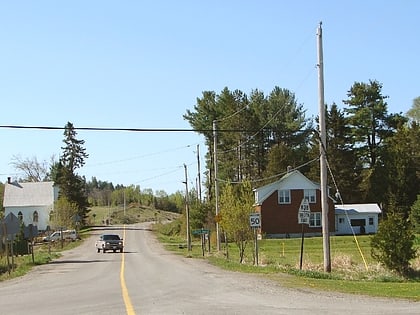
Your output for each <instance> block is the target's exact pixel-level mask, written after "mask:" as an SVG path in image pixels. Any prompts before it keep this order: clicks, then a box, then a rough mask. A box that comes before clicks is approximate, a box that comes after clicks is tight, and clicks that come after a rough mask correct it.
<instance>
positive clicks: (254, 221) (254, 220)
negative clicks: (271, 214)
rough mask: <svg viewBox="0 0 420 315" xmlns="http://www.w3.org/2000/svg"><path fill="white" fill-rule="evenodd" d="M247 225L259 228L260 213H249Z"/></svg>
mask: <svg viewBox="0 0 420 315" xmlns="http://www.w3.org/2000/svg"><path fill="white" fill-rule="evenodd" d="M249 225H250V226H251V227H252V228H260V227H261V217H260V214H259V213H258V212H256V213H251V214H250V215H249Z"/></svg>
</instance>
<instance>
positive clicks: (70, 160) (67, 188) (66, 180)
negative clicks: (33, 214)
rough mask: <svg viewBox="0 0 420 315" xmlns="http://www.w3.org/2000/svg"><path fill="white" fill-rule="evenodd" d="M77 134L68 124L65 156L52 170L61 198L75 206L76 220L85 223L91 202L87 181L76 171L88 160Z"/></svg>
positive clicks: (70, 124)
mask: <svg viewBox="0 0 420 315" xmlns="http://www.w3.org/2000/svg"><path fill="white" fill-rule="evenodd" d="M76 136H77V133H76V130H75V128H74V126H73V124H72V123H70V122H68V123H67V125H66V126H65V130H64V140H63V142H64V143H65V144H66V145H65V146H64V147H62V148H61V149H62V150H63V154H62V156H61V157H60V160H59V162H58V163H57V164H56V165H55V166H54V167H53V168H52V171H51V173H52V175H53V176H54V181H55V183H56V184H57V185H58V186H59V188H60V190H59V191H60V192H59V198H65V199H66V200H67V201H68V202H69V203H71V204H75V205H76V208H77V215H75V218H74V220H77V221H80V222H81V223H84V222H85V219H86V217H87V214H88V212H89V209H88V208H89V201H88V196H87V192H86V181H85V179H84V178H83V177H81V176H79V175H78V174H77V173H76V170H77V169H78V168H80V167H82V166H83V165H84V164H85V159H86V158H88V156H89V155H88V154H87V153H86V149H85V148H84V147H83V145H84V143H85V141H84V140H78V139H77V138H76Z"/></svg>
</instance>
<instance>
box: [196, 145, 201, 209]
mask: <svg viewBox="0 0 420 315" xmlns="http://www.w3.org/2000/svg"><path fill="white" fill-rule="evenodd" d="M197 165H198V174H197V176H198V183H197V187H198V200H199V201H200V202H201V175H200V173H201V169H200V145H199V144H197Z"/></svg>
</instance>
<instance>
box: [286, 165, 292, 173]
mask: <svg viewBox="0 0 420 315" xmlns="http://www.w3.org/2000/svg"><path fill="white" fill-rule="evenodd" d="M292 170H293V168H292V167H291V166H290V165H289V166H288V167H287V173H290V172H291V171H292Z"/></svg>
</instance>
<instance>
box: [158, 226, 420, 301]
mask: <svg viewBox="0 0 420 315" xmlns="http://www.w3.org/2000/svg"><path fill="white" fill-rule="evenodd" d="M157 237H158V239H159V240H160V242H162V244H163V245H164V246H165V248H166V249H168V250H171V251H173V252H175V253H177V254H179V255H184V256H187V257H192V258H197V259H207V260H208V261H209V262H210V263H212V264H213V265H216V266H218V267H220V268H223V269H226V270H231V271H239V272H247V273H254V274H261V275H262V276H264V277H268V278H270V279H273V280H275V281H277V282H279V283H281V284H282V285H285V286H289V287H306V288H313V289H319V290H325V291H338V292H344V293H352V294H363V295H369V296H379V297H389V298H403V299H410V300H415V301H420V294H419V292H420V277H419V275H420V258H419V257H417V258H416V259H415V260H414V261H413V262H412V266H413V268H414V269H415V272H414V273H413V275H412V277H410V278H403V277H401V276H399V275H398V274H395V273H393V272H390V271H388V270H386V269H385V268H383V267H382V266H381V265H379V264H378V263H377V262H376V261H374V260H373V258H372V257H371V255H370V236H366V235H364V236H358V237H357V242H356V240H355V239H354V238H353V236H337V237H335V236H334V237H331V238H330V250H331V264H332V271H331V272H330V273H328V272H324V268H323V247H322V238H321V237H312V238H306V239H305V240H304V250H303V264H302V270H300V268H299V267H300V247H301V239H300V238H299V239H265V240H260V241H258V247H259V264H258V266H257V265H256V264H255V263H254V244H253V242H250V243H249V244H248V245H247V248H246V251H245V261H244V263H242V264H240V263H239V253H238V249H237V248H236V245H235V244H229V245H228V250H226V245H225V244H222V248H221V251H220V252H217V251H216V249H215V248H214V246H213V247H212V249H211V252H210V253H208V252H207V251H206V252H205V255H204V257H203V255H202V249H201V243H200V239H199V238H196V237H194V238H193V243H192V244H193V246H192V251H190V252H188V250H187V249H186V248H185V247H184V246H179V245H185V243H186V242H185V238H182V237H175V236H166V235H162V234H160V233H157ZM212 241H213V244H214V237H213V239H212ZM416 244H418V239H417V243H416ZM416 246H418V245H416ZM227 253H228V255H227Z"/></svg>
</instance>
